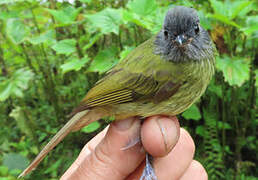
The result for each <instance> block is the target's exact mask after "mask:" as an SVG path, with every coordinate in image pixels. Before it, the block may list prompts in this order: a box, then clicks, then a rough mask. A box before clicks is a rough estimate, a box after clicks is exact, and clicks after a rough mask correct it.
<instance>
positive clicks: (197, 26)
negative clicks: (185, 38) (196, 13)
mask: <svg viewBox="0 0 258 180" xmlns="http://www.w3.org/2000/svg"><path fill="white" fill-rule="evenodd" d="M199 31H200V29H199V25H198V24H196V25H194V32H195V34H198V33H199Z"/></svg>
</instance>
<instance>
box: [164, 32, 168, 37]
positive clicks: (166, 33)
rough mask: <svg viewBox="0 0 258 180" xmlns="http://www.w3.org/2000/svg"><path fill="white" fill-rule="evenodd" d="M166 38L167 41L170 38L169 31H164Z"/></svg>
mask: <svg viewBox="0 0 258 180" xmlns="http://www.w3.org/2000/svg"><path fill="white" fill-rule="evenodd" d="M164 36H165V38H166V39H167V38H168V31H167V30H164Z"/></svg>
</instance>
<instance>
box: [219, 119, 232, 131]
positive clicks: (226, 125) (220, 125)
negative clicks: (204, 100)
mask: <svg viewBox="0 0 258 180" xmlns="http://www.w3.org/2000/svg"><path fill="white" fill-rule="evenodd" d="M218 128H219V129H222V128H223V129H232V127H231V126H230V124H229V123H227V122H222V121H218Z"/></svg>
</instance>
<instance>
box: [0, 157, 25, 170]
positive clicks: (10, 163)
mask: <svg viewBox="0 0 258 180" xmlns="http://www.w3.org/2000/svg"><path fill="white" fill-rule="evenodd" d="M28 164H29V160H28V159H27V158H26V157H24V156H21V155H20V154H17V153H9V154H4V156H3V165H4V166H6V167H8V169H9V170H13V169H20V170H23V169H25V168H26V167H27V165H28Z"/></svg>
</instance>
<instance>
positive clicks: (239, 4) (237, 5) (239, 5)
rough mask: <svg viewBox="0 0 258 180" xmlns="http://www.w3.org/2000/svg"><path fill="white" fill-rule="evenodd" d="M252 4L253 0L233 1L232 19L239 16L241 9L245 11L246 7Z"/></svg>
mask: <svg viewBox="0 0 258 180" xmlns="http://www.w3.org/2000/svg"><path fill="white" fill-rule="evenodd" d="M250 4H252V2H251V1H247V0H246V1H236V2H234V3H233V7H232V8H231V9H232V14H231V17H230V18H231V19H234V18H235V17H236V16H238V15H239V14H240V13H241V11H243V10H244V9H245V8H246V7H248V6H249V5H250Z"/></svg>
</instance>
